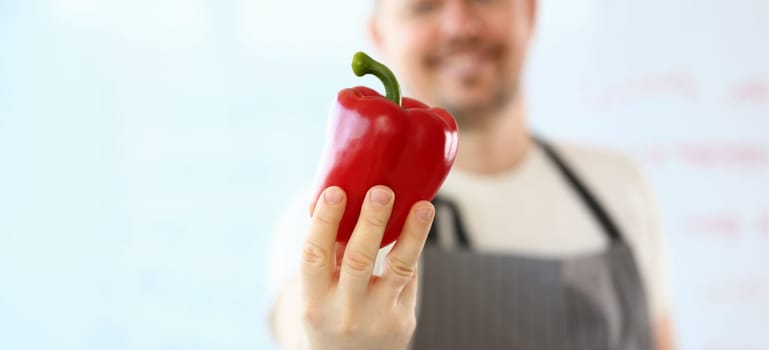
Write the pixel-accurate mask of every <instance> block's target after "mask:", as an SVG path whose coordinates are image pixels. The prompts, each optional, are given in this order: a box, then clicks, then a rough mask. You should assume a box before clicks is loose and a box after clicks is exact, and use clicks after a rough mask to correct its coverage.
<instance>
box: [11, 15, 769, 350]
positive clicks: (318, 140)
mask: <svg viewBox="0 0 769 350" xmlns="http://www.w3.org/2000/svg"><path fill="white" fill-rule="evenodd" d="M735 3H739V4H738V5H725V4H726V3H724V4H721V3H719V2H718V1H716V0H712V1H707V2H703V3H702V4H700V3H698V4H697V5H696V6H694V5H691V7H690V6H684V5H682V4H678V5H675V6H673V5H668V2H649V3H648V4H647V3H644V4H632V5H631V4H629V3H626V2H619V3H616V4H611V5H607V4H606V3H603V2H598V1H583V2H580V3H579V5H575V4H576V3H573V2H565V1H556V0H552V1H543V6H542V17H541V21H540V29H539V30H538V41H537V44H536V47H535V51H534V53H533V57H532V59H531V62H532V66H531V69H530V72H529V75H528V76H527V86H528V87H529V89H528V91H529V95H530V100H531V106H530V107H531V110H532V122H533V124H534V125H535V126H536V127H537V128H538V129H539V130H542V131H544V132H545V133H548V134H551V135H557V136H562V137H569V138H572V139H578V140H590V142H592V143H598V144H603V145H608V146H613V147H617V148H620V149H622V150H625V151H627V152H630V153H631V154H633V155H635V156H636V157H637V159H639V161H640V162H641V163H642V164H643V165H644V166H645V167H646V169H647V170H648V172H649V174H650V176H651V178H652V180H653V182H654V183H655V185H656V186H657V187H658V189H659V193H660V199H661V208H662V209H663V213H664V214H665V226H666V229H667V231H668V233H669V241H670V255H671V259H670V261H671V264H672V269H671V280H672V282H671V286H672V289H673V292H674V294H673V295H674V302H675V305H676V311H677V312H678V313H677V315H676V316H677V320H678V327H677V328H678V330H679V333H680V335H681V336H680V338H681V339H682V343H683V344H684V345H685V346H684V347H683V348H684V349H706V348H707V349H716V348H718V349H722V348H723V349H726V348H729V349H732V348H734V349H737V348H739V349H759V348H769V344H767V343H766V342H765V338H764V335H765V331H766V329H767V327H768V325H769V315H768V314H769V311H767V310H769V288H768V287H767V284H769V282H767V279H769V277H768V276H769V271H767V267H766V266H767V265H766V263H767V256H769V253H768V252H769V244H767V240H768V239H769V238H767V237H769V234H767V231H769V228H766V227H767V226H769V224H766V223H765V224H764V225H766V226H761V225H762V224H761V222H762V221H761V220H765V221H764V222H766V221H769V218H767V216H769V214H767V213H769V209H767V208H769V203H768V202H769V199H767V198H769V185H767V183H769V180H767V179H769V171H767V168H768V166H767V162H769V161H762V160H761V159H763V158H760V157H763V156H766V154H768V153H767V152H769V151H768V150H769V145H768V144H767V143H766V138H765V135H766V130H769V125H768V124H767V119H766V116H767V115H769V108H768V107H767V102H766V94H767V93H766V92H763V94H764V95H761V93H762V92H761V91H762V90H761V89H762V86H763V89H769V88H767V86H769V83H767V80H766V78H765V77H769V72H768V70H767V69H768V68H767V67H766V62H769V54H767V52H769V50H768V49H767V46H766V45H769V44H767V40H765V39H767V36H769V34H767V32H769V30H767V32H763V33H762V32H761V29H762V28H763V29H769V26H767V16H769V15H766V14H767V13H769V11H767V5H766V3H765V2H757V1H753V2H749V1H740V2H735ZM367 8H368V4H367V2H365V1H353V2H350V1H330V2H329V1H309V0H303V1H298V2H297V1H290V2H289V1H285V2H281V1H272V2H264V1H259V0H238V1H234V0H229V1H203V0H197V1H181V0H157V1H149V0H143V1H114V2H107V1H96V0H51V1H43V0H28V1H10V0H0V349H116V350H117V349H185V350H186V349H267V348H270V346H271V345H269V344H270V340H269V336H268V334H267V332H266V325H265V313H266V308H267V305H268V300H267V298H266V291H265V271H266V269H268V268H269V266H266V264H265V260H266V258H267V247H268V245H269V242H270V240H271V236H270V235H271V230H272V227H273V224H274V220H275V217H276V216H277V215H278V213H279V211H280V209H281V208H282V207H285V206H286V205H287V204H288V201H289V199H290V198H293V197H295V196H296V195H297V194H298V191H299V188H302V187H303V186H306V185H307V184H308V183H309V182H310V181H311V178H312V175H313V171H314V167H315V161H316V159H317V157H318V155H319V152H320V147H321V146H322V142H323V128H324V125H325V118H326V112H327V111H328V109H329V107H330V103H331V101H332V100H333V98H334V97H335V94H336V91H337V90H339V89H341V88H343V87H347V86H352V85H358V84H368V85H370V86H377V85H376V82H374V81H373V80H359V79H357V78H355V77H353V76H352V74H350V72H349V66H348V61H349V59H350V57H351V55H352V53H353V52H354V51H356V50H359V49H367V48H368V46H367V45H366V42H365V36H364V35H363V31H362V28H363V23H364V16H363V15H364V14H365V13H366V11H367ZM761 11H763V12H761ZM732 12H734V13H735V14H734V15H731V13H732ZM761 13H763V15H762V14H761ZM724 14H728V15H724ZM716 19H719V20H721V22H718V23H716V22H714V21H715V20H716ZM650 23H654V25H653V26H651V25H650ZM716 24H717V25H716ZM713 26H717V27H719V28H715V27H713ZM727 26H728V28H731V29H729V30H726V29H722V28H721V27H723V28H727ZM649 28H651V29H649ZM729 31H731V32H730V33H728V35H727V34H724V35H725V36H727V37H728V38H720V37H719V36H718V35H715V34H718V33H724V32H729ZM743 34H745V35H743ZM746 36H747V38H746ZM729 38H736V39H729ZM762 45H763V46H762ZM713 46H715V47H716V48H713ZM714 57H715V58H714ZM677 76H678V78H676V77H677ZM681 76H683V78H681ZM671 77H672V78H671ZM687 77H688V78H687ZM675 79H679V80H681V81H684V83H671V81H675ZM649 81H651V83H650V82H649ZM687 81H690V82H691V81H693V83H692V84H694V85H695V88H694V90H695V93H694V94H695V95H694V96H693V97H692V96H690V95H689V93H690V92H691V91H689V88H687V87H686V85H687V84H688V83H686V82H687ZM751 81H754V82H755V84H757V86H758V88H757V91H758V92H757V94H758V98H757V99H753V100H751V99H748V102H745V103H743V102H744V101H743V102H740V101H742V100H735V98H738V97H734V94H736V93H738V92H735V91H739V86H740V85H739V84H741V83H745V82H748V83H749V82H751ZM655 82H656V83H655ZM655 84H656V85H655ZM761 84H764V85H761ZM623 89H624V90H623ZM612 91H615V92H614V94H612ZM616 91H619V92H616ZM622 91H625V92H624V93H623V92H622ZM687 91H688V92H687ZM607 96H608V97H607ZM761 96H764V97H761ZM612 98H614V99H615V100H616V101H614V100H611V99H612ZM554 101H558V102H557V103H556V102H554ZM607 101H609V102H607ZM612 101H614V102H612ZM617 101H618V102H617ZM762 135H763V136H762ZM687 145H688V146H689V147H699V148H694V150H695V151H696V150H698V149H699V150H701V149H703V147H704V149H706V150H716V151H717V150H719V149H721V146H725V147H744V148H745V147H747V148H746V149H748V150H753V151H754V153H755V152H758V153H757V154H758V157H759V158H757V159H758V160H755V161H752V162H749V163H745V164H742V163H735V160H734V159H735V158H734V157H732V158H724V160H723V162H722V163H723V164H722V163H718V160H716V161H715V163H712V164H711V163H707V164H705V163H701V162H700V163H696V162H693V161H692V160H691V159H690V158H687V156H686V154H688V153H686V150H687V149H686V148H685V147H687ZM708 147H709V148H708ZM655 152H657V153H655ZM762 152H763V153H762ZM655 155H662V156H663V158H659V157H656V156H655ZM762 155H763V156H762ZM660 159H662V161H660ZM719 159H720V158H719ZM730 159H731V160H730ZM708 164H710V165H708ZM713 164H715V165H713ZM741 164H742V165H741ZM703 167H704V168H703ZM692 179H694V180H692ZM764 194H766V196H764ZM724 213H726V214H724ZM718 215H727V218H726V220H729V218H732V219H734V218H736V220H738V221H739V223H740V225H741V226H740V230H739V232H738V234H740V236H739V237H738V240H735V239H732V238H723V237H722V236H723V235H722V232H720V231H716V232H715V233H714V234H712V235H709V234H708V232H709V231H708V229H710V230H711V231H712V230H713V228H712V227H710V226H702V227H705V228H702V229H697V228H696V227H698V226H695V228H694V229H692V228H691V226H692V225H694V224H696V223H697V222H700V221H703V220H704V221H707V220H714V219H713V217H715V218H716V219H718ZM708 218H710V219H708ZM696 220H700V221H696ZM692 222H694V224H693V223H692ZM705 224H707V222H706V223H705ZM705 224H703V225H705ZM711 226H713V225H711ZM708 227H710V228H708ZM700 231H703V232H704V233H703V232H700ZM762 264H763V266H762ZM723 269H726V271H725V272H723ZM733 284H737V285H738V287H739V288H737V289H735V288H729V287H728V286H731V285H733ZM722 285H726V286H727V287H724V290H723V291H720V292H718V291H717V292H716V293H715V294H713V295H710V296H706V297H702V295H703V290H706V289H708V288H711V289H712V288H717V286H722ZM714 286H716V287H714ZM746 293H747V294H746ZM705 294H706V293H705ZM745 295H747V296H748V297H749V298H752V299H751V300H750V301H749V302H748V303H745V302H740V301H739V300H736V299H739V298H740V296H742V297H743V299H744V296H745ZM735 300H736V301H735ZM714 313H715V314H714ZM714 319H720V320H721V321H717V322H716V321H713V320H714ZM724 323H726V324H731V325H740V327H735V328H737V329H738V331H737V332H738V334H739V337H737V338H736V339H735V338H733V337H731V336H729V334H728V332H726V331H724V330H723V327H722V326H725V325H724ZM703 331H704V332H705V335H702V332H703ZM764 345H765V346H766V347H763V346H764ZM714 346H715V347H714ZM718 346H721V347H718ZM730 346H731V347H730Z"/></svg>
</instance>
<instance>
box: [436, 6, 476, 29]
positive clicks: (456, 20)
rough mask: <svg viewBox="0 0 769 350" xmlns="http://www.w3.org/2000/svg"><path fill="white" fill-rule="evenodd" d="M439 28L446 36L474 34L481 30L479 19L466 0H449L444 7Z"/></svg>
mask: <svg viewBox="0 0 769 350" xmlns="http://www.w3.org/2000/svg"><path fill="white" fill-rule="evenodd" d="M441 29H442V31H443V33H444V35H446V36H448V37H467V36H474V35H477V34H478V33H479V32H480V30H481V21H480V18H479V16H478V14H477V13H476V11H475V9H474V8H473V6H472V5H470V4H468V1H467V0H455V1H449V2H448V3H447V6H446V7H445V8H444V12H443V16H442V20H441Z"/></svg>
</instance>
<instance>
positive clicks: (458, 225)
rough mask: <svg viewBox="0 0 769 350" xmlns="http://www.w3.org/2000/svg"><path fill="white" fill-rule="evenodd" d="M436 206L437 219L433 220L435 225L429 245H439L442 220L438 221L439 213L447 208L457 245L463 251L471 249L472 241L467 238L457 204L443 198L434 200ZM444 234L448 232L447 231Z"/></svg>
mask: <svg viewBox="0 0 769 350" xmlns="http://www.w3.org/2000/svg"><path fill="white" fill-rule="evenodd" d="M432 203H433V205H434V206H435V212H436V215H435V218H434V219H433V225H432V226H431V227H430V233H429V234H428V235H427V244H437V243H438V236H437V235H438V232H441V228H440V220H438V215H437V213H438V211H439V210H440V209H441V208H446V209H447V210H448V211H449V212H450V214H451V220H452V222H451V224H452V225H453V226H454V234H455V239H456V241H457V245H458V246H459V247H460V248H463V249H469V248H470V240H469V239H468V238H467V229H465V223H464V222H463V221H462V215H461V214H460V213H459V208H458V207H457V205H456V203H454V202H453V201H451V200H448V199H444V198H443V197H440V196H438V197H435V198H434V199H433V200H432ZM443 232H446V231H445V230H444V231H443Z"/></svg>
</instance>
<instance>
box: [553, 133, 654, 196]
mask: <svg viewBox="0 0 769 350" xmlns="http://www.w3.org/2000/svg"><path fill="white" fill-rule="evenodd" d="M551 145H552V146H553V148H555V149H556V151H558V153H559V154H560V155H561V156H562V157H563V158H564V161H565V162H566V163H567V164H568V165H569V166H571V167H573V168H574V169H575V171H576V172H577V173H578V175H582V176H583V177H585V179H584V180H585V181H586V182H597V181H599V180H600V182H601V184H596V185H601V187H605V186H607V185H608V186H612V187H615V186H622V187H624V186H633V185H643V182H644V180H643V174H642V171H641V168H640V167H639V166H638V164H637V163H636V162H635V161H634V160H633V159H632V158H631V157H630V156H628V155H627V154H624V153H622V152H618V151H611V150H608V149H605V148H600V147H595V146H588V145H582V144H578V143H574V142H569V141H555V142H551ZM604 181H608V183H604ZM596 190H600V189H596Z"/></svg>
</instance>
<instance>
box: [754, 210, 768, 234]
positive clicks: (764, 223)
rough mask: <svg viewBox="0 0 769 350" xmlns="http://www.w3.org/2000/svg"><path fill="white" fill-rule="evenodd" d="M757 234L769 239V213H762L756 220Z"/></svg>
mask: <svg viewBox="0 0 769 350" xmlns="http://www.w3.org/2000/svg"><path fill="white" fill-rule="evenodd" d="M756 232H758V233H759V234H761V235H763V236H766V237H767V238H769V211H765V212H763V213H761V215H760V216H759V217H758V220H756Z"/></svg>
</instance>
